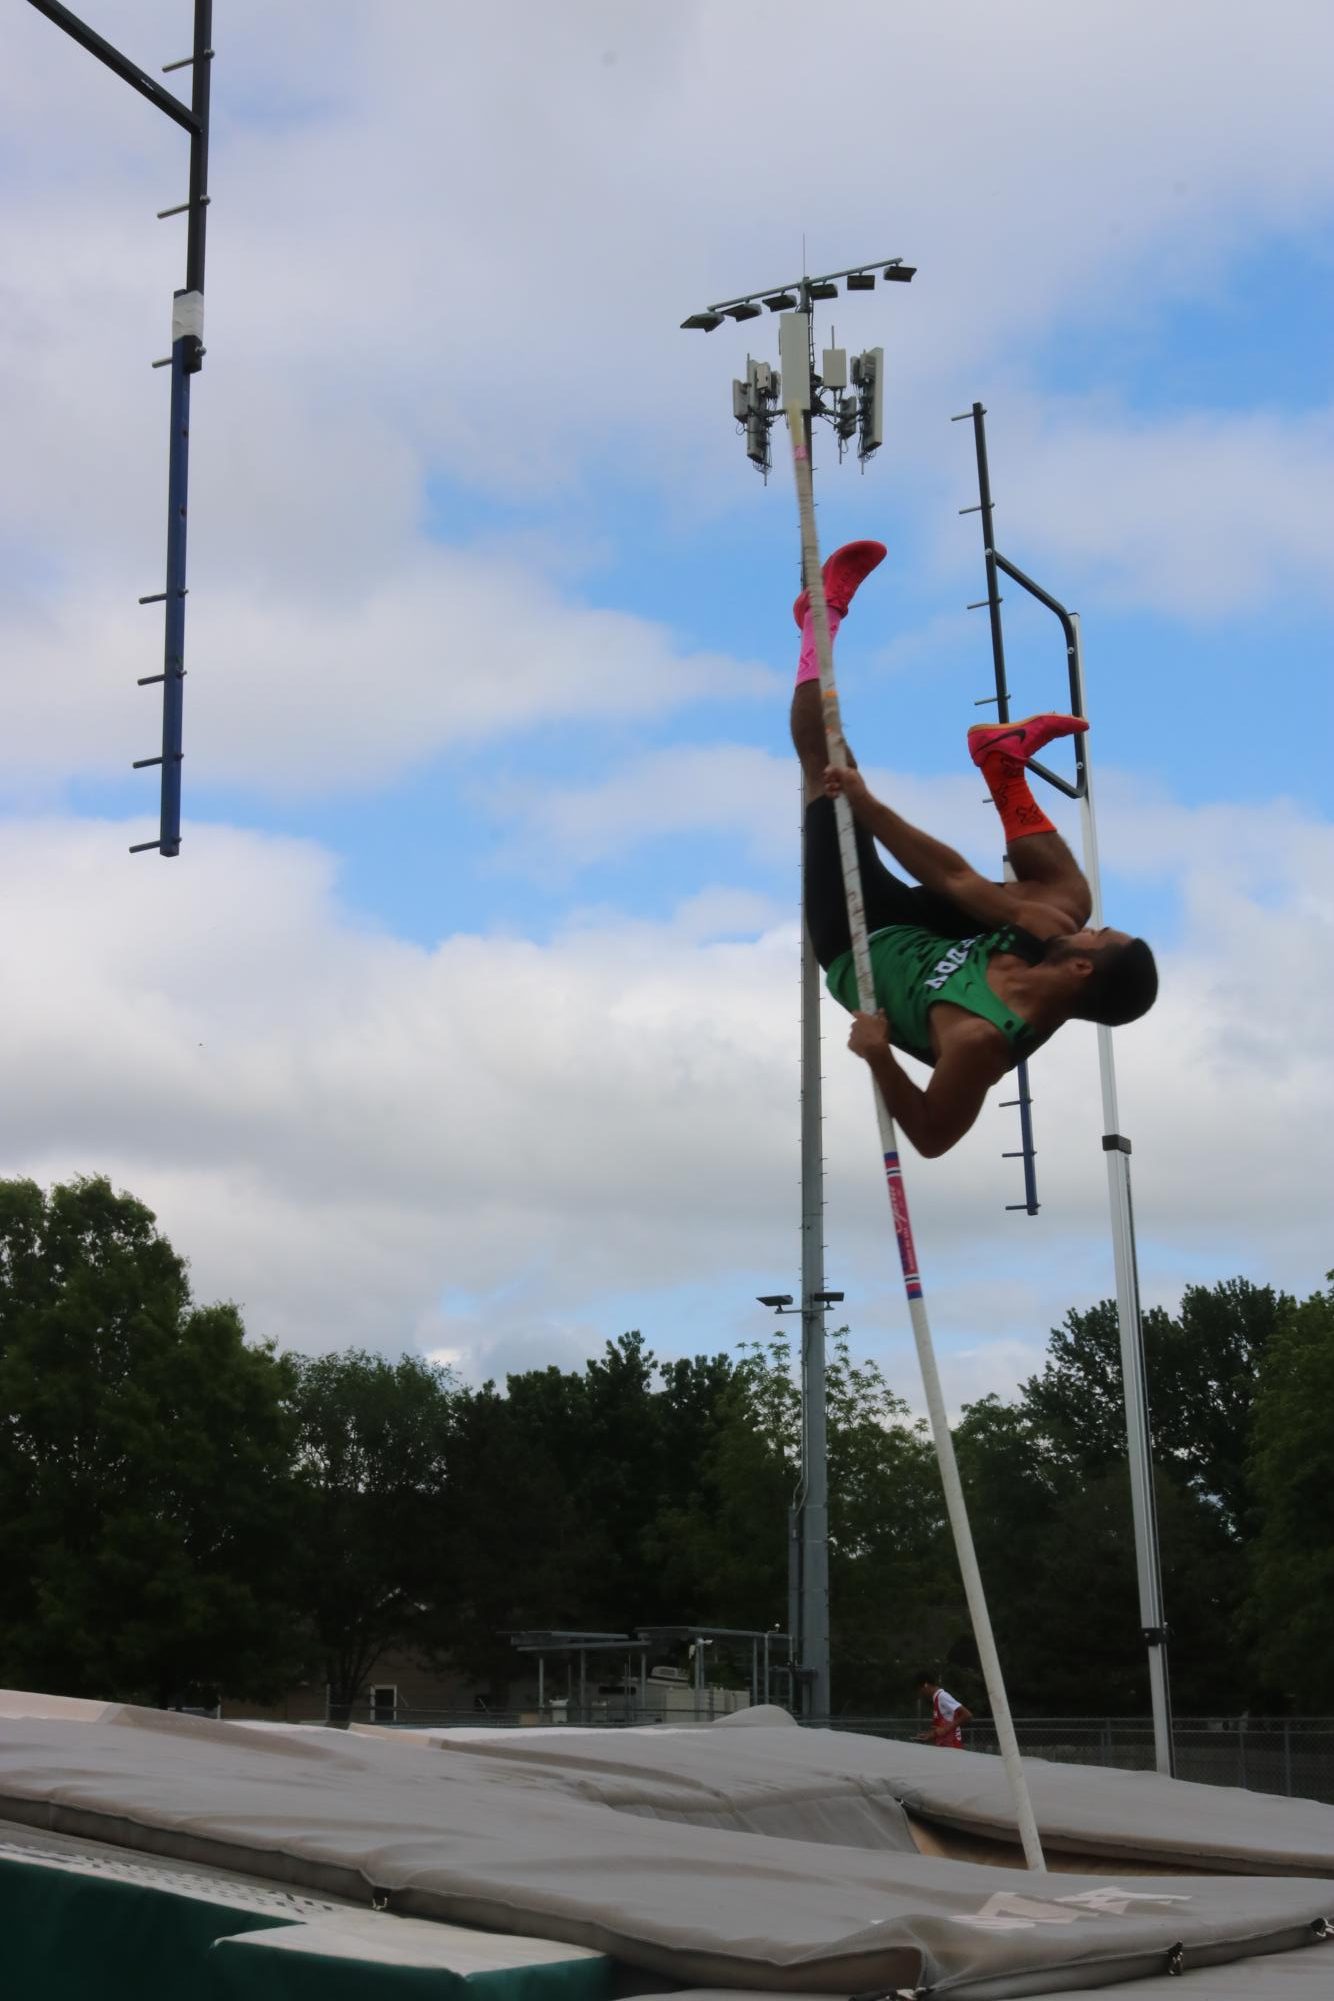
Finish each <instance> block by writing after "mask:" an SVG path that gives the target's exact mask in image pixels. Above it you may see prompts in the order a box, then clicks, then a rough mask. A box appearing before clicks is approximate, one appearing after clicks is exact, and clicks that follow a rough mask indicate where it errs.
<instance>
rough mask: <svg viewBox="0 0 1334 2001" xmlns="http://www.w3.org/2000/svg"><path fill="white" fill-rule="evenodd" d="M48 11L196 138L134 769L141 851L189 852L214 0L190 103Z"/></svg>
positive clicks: (58, 10) (197, 10) (177, 211)
mask: <svg viewBox="0 0 1334 2001" xmlns="http://www.w3.org/2000/svg"><path fill="white" fill-rule="evenodd" d="M30 4H31V5H32V6H34V7H35V8H36V9H37V11H38V13H40V14H45V15H46V17H47V19H48V20H50V21H54V22H55V24H56V26H57V27H58V28H62V29H63V30H64V32H65V33H66V34H67V35H68V36H69V37H70V39H71V40H72V41H75V42H77V43H78V44H79V46H80V48H84V49H87V51H88V53H89V54H90V55H93V56H96V57H97V60H98V61H99V62H100V63H105V64H106V67H107V68H108V69H109V70H111V71H113V72H114V73H115V75H116V76H118V77H119V78H120V79H121V81H122V82H123V83H128V84H129V85H130V87H131V89H133V90H137V91H138V92H139V95H140V96H141V97H146V98H147V99H148V101H149V103H150V104H154V105H156V106H157V108H158V110H159V111H164V112H165V113H166V114H167V116H168V118H170V119H172V120H173V121H174V122H175V123H176V124H177V125H179V126H181V127H182V128H183V129H184V130H185V131H186V132H188V133H189V135H190V184H189V191H188V194H187V197H186V199H185V200H184V201H183V202H177V203H175V205H174V206H173V207H171V208H164V209H159V210H158V220H159V222H161V221H162V220H163V219H164V218H165V217H167V216H171V215H184V216H185V217H186V218H187V222H186V249H185V284H184V286H183V287H182V288H181V289H180V290H179V291H178V292H177V293H176V294H175V297H174V298H173V301H172V312H171V353H170V354H169V355H164V356H163V358H162V360H161V361H155V362H154V363H153V366H154V368H170V370H171V411H170V417H169V419H168V435H169V440H170V442H169V448H168V456H167V564H166V577H165V579H164V583H165V588H164V589H162V590H160V591H150V592H149V593H148V594H147V596H145V597H141V598H140V600H139V602H140V604H160V605H162V606H163V627H164V630H163V648H162V672H161V673H160V674H143V675H141V676H140V678H139V686H140V687H141V688H146V687H149V686H151V685H153V684H154V683H158V682H160V683H161V686H162V748H161V751H160V752H158V753H156V754H155V755H154V756H152V757H139V758H136V759H135V761H134V769H135V770H136V771H142V770H145V769H147V768H148V767H149V766H152V765H160V766H161V767H162V783H161V793H160V800H159V809H158V835H157V839H156V840H155V841H138V842H136V843H135V845H134V846H133V847H132V848H131V849H130V853H131V854H142V853H144V852H146V851H148V850H151V849H156V850H157V852H158V854H160V855H163V856H165V857H170V856H172V855H178V854H179V853H180V851H181V759H182V757H183V756H184V751H183V750H182V748H181V731H182V722H183V711H184V701H185V598H186V583H185V546H186V496H187V490H188V487H189V475H190V377H191V376H192V375H197V374H198V373H199V370H200V369H201V368H202V366H203V363H204V246H205V237H206V230H205V224H206V218H207V211H208V122H209V78H210V71H211V68H212V63H213V48H212V41H213V0H194V45H193V48H192V50H191V53H190V54H189V55H188V56H182V57H181V58H180V59H179V61H177V62H172V63H165V64H164V65H163V69H164V73H165V71H167V70H178V69H188V70H190V72H191V78H190V102H189V104H184V103H182V101H181V99H180V98H179V97H177V96H175V95H174V93H173V92H172V91H170V90H168V89H166V87H165V86H164V85H163V84H160V83H158V82H157V81H156V80H155V79H154V78H153V77H151V76H149V75H147V74H146V72H145V71H143V70H141V69H140V68H139V66H138V64H137V63H133V62H131V61H130V59H129V57H128V56H125V55H122V54H121V52H120V50H119V49H117V48H114V47H113V46H112V44H111V43H110V42H108V41H104V40H103V38H102V36H101V35H99V34H98V33H97V32H96V31H95V30H94V29H92V28H90V27H89V26H88V24H87V22H86V21H81V20H80V19H79V17H78V15H77V14H72V13H71V12H70V10H69V8H68V7H66V6H64V5H62V0H30Z"/></svg>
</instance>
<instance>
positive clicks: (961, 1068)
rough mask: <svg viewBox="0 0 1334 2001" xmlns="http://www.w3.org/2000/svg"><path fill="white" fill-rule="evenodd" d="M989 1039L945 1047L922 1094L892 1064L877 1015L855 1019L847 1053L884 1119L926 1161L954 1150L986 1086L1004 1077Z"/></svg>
mask: <svg viewBox="0 0 1334 2001" xmlns="http://www.w3.org/2000/svg"><path fill="white" fill-rule="evenodd" d="M992 1040H993V1038H992V1037H991V1036H987V1037H986V1038H985V1039H984V1038H983V1037H981V1036H979V1037H977V1038H976V1039H975V1038H973V1037H972V1036H960V1037H959V1038H958V1040H957V1041H954V1042H951V1044H950V1046H949V1048H948V1049H946V1050H945V1052H944V1054H943V1055H942V1056H941V1058H940V1061H939V1062H938V1063H937V1065H936V1067H935V1069H934V1070H933V1071H932V1073H931V1081H930V1083H929V1084H928V1085H927V1087H926V1089H925V1090H924V1091H923V1090H922V1089H921V1088H920V1087H919V1086H918V1085H916V1084H914V1082H913V1080H912V1078H911V1077H910V1076H909V1075H908V1073H907V1071H906V1070H905V1069H904V1068H903V1066H902V1065H901V1064H900V1063H899V1062H898V1061H897V1059H896V1057H895V1055H894V1052H893V1050H892V1049H891V1047H890V1043H889V1023H888V1022H887V1021H886V1019H885V1017H884V1015H883V1014H858V1015H857V1016H856V1017H855V1019H854V1020H853V1024H852V1032H851V1034H850V1035H849V1036H848V1048H849V1049H851V1050H852V1051H853V1053H854V1054H855V1055H857V1056H860V1057H862V1058H863V1059H864V1060H865V1062H866V1063H867V1064H868V1065H869V1067H870V1071H871V1075H872V1076H873V1077H874V1078H875V1081H876V1084H877V1086H878V1087H879V1090H880V1095H881V1096H882V1097H883V1099H884V1101H885V1103H886V1104H887V1105H888V1107H889V1112H890V1117H891V1118H892V1119H893V1120H894V1122H895V1124H896V1125H900V1126H902V1127H903V1130H904V1132H905V1133H907V1135H908V1138H909V1139H910V1140H911V1141H912V1143H913V1145H914V1146H915V1147H916V1149H917V1151H918V1152H919V1153H920V1154H923V1155H924V1156H925V1158H926V1159H927V1160H935V1159H937V1158H938V1157H939V1155H941V1154H942V1153H948V1152H949V1150H950V1148H951V1147H952V1146H957V1144H958V1142H959V1141H960V1140H961V1139H962V1138H963V1136H964V1134H965V1133H966V1132H967V1131H968V1129H969V1128H970V1126H972V1124H973V1123H974V1121H975V1120H976V1118H977V1115H978V1113H979V1112H980V1111H981V1109H982V1105H983V1101H984V1100H985V1098H986V1095H987V1092H988V1091H989V1090H990V1089H991V1087H992V1085H993V1084H995V1083H996V1082H998V1080H999V1079H1000V1078H1001V1077H1003V1076H1004V1075H1005V1072H1006V1070H1007V1068H1008V1067H1009V1065H1008V1057H1007V1053H1006V1051H1005V1050H1004V1049H1003V1048H1002V1047H1001V1046H1000V1044H999V1043H997V1045H996V1047H995V1048H993V1047H992Z"/></svg>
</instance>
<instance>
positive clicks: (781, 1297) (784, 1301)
mask: <svg viewBox="0 0 1334 2001" xmlns="http://www.w3.org/2000/svg"><path fill="white" fill-rule="evenodd" d="M756 1296H757V1298H758V1300H759V1303H760V1305H761V1306H774V1307H781V1306H791V1304H792V1294H791V1293H790V1292H761V1293H759V1294H757V1295H756Z"/></svg>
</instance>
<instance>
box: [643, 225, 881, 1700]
mask: <svg viewBox="0 0 1334 2001" xmlns="http://www.w3.org/2000/svg"><path fill="white" fill-rule="evenodd" d="M914 268H915V267H914V266H912V265H908V264H905V263H904V262H903V260H902V259H901V258H898V257H886V258H877V259H876V260H875V261H874V262H873V263H871V264H862V265H855V266H852V267H850V268H849V269H847V270H844V271H830V272H826V273H824V274H823V275H822V276H820V277H815V278H812V277H810V276H803V277H801V278H794V279H791V280H790V281H789V282H788V283H786V284H783V285H771V286H766V287H765V288H764V290H763V291H759V292H752V293H748V294H746V295H745V296H743V297H740V298H735V299H722V300H719V301H718V302H717V303H716V304H714V305H711V306H708V307H706V308H705V309H704V310H703V311H702V312H698V313H692V314H691V315H690V317H689V318H688V319H686V320H684V321H682V326H683V327H684V328H687V329H691V330H694V331H698V332H701V333H712V332H714V331H715V329H716V328H718V327H720V326H722V325H723V323H724V321H726V320H731V321H733V322H735V323H736V324H738V325H743V324H745V323H746V322H748V321H750V320H757V319H762V318H763V317H764V312H765V310H766V309H767V310H768V311H769V312H770V313H771V314H775V313H776V314H780V315H782V317H781V319H780V321H779V343H780V358H781V371H780V370H779V369H775V368H773V367H771V366H770V365H769V363H768V362H765V361H757V360H754V359H752V358H751V357H749V356H747V360H746V373H745V376H744V378H743V379H741V380H738V381H734V382H733V384H732V415H733V417H734V419H735V420H736V423H737V426H738V428H739V429H740V430H741V432H742V434H743V436H744V438H745V446H746V456H747V457H748V458H749V459H750V461H751V463H752V464H753V465H754V466H755V467H756V468H757V470H758V471H759V472H760V473H761V474H762V475H763V476H764V477H765V479H767V478H768V475H769V470H770V466H771V463H772V454H771V449H770V432H771V431H772V428H773V425H774V423H775V421H776V419H777V418H778V416H779V415H780V413H781V409H782V381H783V375H784V374H788V373H791V374H793V375H794V377H795V375H796V374H798V373H799V374H800V375H801V377H802V378H803V379H804V380H805V381H807V382H809V384H810V389H811V394H810V397H809V408H808V409H807V410H806V413H805V418H804V423H805V436H806V444H807V448H808V449H809V446H810V437H811V423H812V418H813V417H814V416H820V417H823V418H825V419H826V420H827V421H828V422H829V423H830V424H831V425H832V427H833V430H834V435H835V437H836V438H837V440H838V455H839V458H840V459H841V458H842V457H843V454H844V452H845V451H847V450H848V449H849V447H850V445H851V444H852V441H853V439H854V438H855V439H856V441H857V455H858V457H859V459H860V460H861V461H862V463H863V464H865V462H866V460H867V459H869V458H870V457H871V455H872V453H874V452H875V451H877V450H878V449H879V446H880V444H881V442H882V439H883V437H884V413H885V372H884V350H883V349H882V348H878V347H876V348H869V349H867V350H866V351H865V353H862V354H859V355H855V356H854V357H853V358H852V361H851V363H850V364H849V360H848V357H847V354H846V352H845V351H844V350H843V349H841V348H836V347H829V348H826V349H824V350H823V351H822V353H821V357H820V362H821V366H820V372H819V374H818V375H817V374H816V371H815V346H814V334H813V324H814V313H813V308H814V304H815V302H816V301H817V300H826V299H835V298H837V297H838V296H839V285H838V281H839V280H840V279H842V280H843V281H844V284H845V287H846V290H847V291H848V292H849V293H863V292H870V291H874V289H875V287H876V283H877V275H878V274H879V277H880V278H882V279H883V281H884V282H886V283H888V284H908V283H910V282H911V280H912V278H913V275H914ZM802 866H803V872H804V868H805V843H804V842H803V844H802ZM804 887H805V886H804V879H803V897H802V902H803V908H804V904H805V894H804ZM822 1125H823V1094H822V1090H821V1080H820V968H819V966H818V964H817V963H816V958H815V954H814V952H813V951H812V950H811V943H810V939H809V937H808V936H807V932H806V925H805V922H804V920H803V922H802V926H801V1305H800V1307H799V1308H795V1309H794V1308H793V1307H792V1299H791V1295H790V1294H787V1293H781V1294H780V1293H769V1294H765V1295H764V1296H763V1297H762V1299H761V1302H760V1303H761V1305H764V1306H770V1307H772V1308H773V1309H774V1311H775V1312H777V1313H783V1312H787V1311H788V1310H794V1311H797V1312H799V1313H800V1314H801V1465H800V1470H799V1474H798V1481H797V1490H796V1494H795V1496H794V1498H793V1502H792V1506H791V1507H790V1509H789V1510H788V1629H789V1631H790V1633H791V1635H792V1661H793V1667H794V1674H793V1680H794V1683H795V1685H796V1687H797V1689H799V1691H800V1693H799V1696H798V1701H799V1704H800V1707H801V1711H802V1713H803V1715H805V1716H808V1717H815V1716H828V1715H829V1713H830V1709H831V1702H832V1697H831V1683H830V1663H829V1450H828V1428H827V1418H826V1395H825V1334H826V1329H825V1309H826V1307H827V1306H829V1305H830V1304H832V1303H834V1302H836V1301H838V1300H841V1299H842V1297H843V1294H842V1293H841V1292H826V1291H825V1282H824V1155H823V1149H822V1145H821V1127H822Z"/></svg>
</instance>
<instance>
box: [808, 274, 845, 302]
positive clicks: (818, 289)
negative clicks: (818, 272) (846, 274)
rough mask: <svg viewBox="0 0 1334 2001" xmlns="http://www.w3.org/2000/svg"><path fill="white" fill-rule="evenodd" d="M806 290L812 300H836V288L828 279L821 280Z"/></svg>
mask: <svg viewBox="0 0 1334 2001" xmlns="http://www.w3.org/2000/svg"><path fill="white" fill-rule="evenodd" d="M808 290H809V292H810V295H811V297H812V298H813V299H836V298H837V297H838V286H837V285H835V284H834V283H833V282H832V281H831V280H830V279H828V278H821V280H820V281H819V283H818V284H815V285H811V286H809V287H808Z"/></svg>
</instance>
